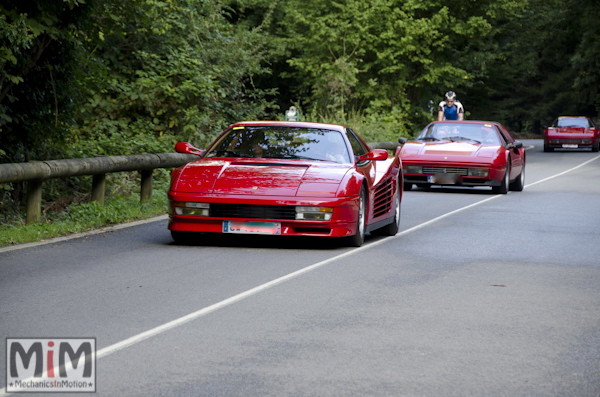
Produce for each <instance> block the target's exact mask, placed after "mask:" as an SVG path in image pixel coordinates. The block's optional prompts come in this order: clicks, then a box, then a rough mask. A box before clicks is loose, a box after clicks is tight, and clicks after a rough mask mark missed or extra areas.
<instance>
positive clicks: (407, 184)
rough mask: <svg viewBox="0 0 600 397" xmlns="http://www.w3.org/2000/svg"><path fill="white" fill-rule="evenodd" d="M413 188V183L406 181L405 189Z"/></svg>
mask: <svg viewBox="0 0 600 397" xmlns="http://www.w3.org/2000/svg"><path fill="white" fill-rule="evenodd" d="M412 188H413V184H412V183H408V182H406V183H404V190H405V191H409V190H412Z"/></svg>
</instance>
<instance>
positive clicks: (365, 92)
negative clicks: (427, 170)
mask: <svg viewBox="0 0 600 397" xmlns="http://www.w3.org/2000/svg"><path fill="white" fill-rule="evenodd" d="M524 6H525V0H503V1H478V2H459V3H453V4H449V3H448V2H444V1H440V0H406V1H397V0H370V1H358V0H342V1H331V0H328V1H323V0H307V1H299V0H286V1H282V2H279V5H278V7H279V9H280V10H281V13H282V15H284V17H283V19H282V20H281V21H280V23H279V24H278V25H274V26H273V29H272V30H271V34H272V35H274V36H277V37H279V38H280V40H279V41H277V43H278V45H280V43H281V42H284V43H285V44H286V46H287V48H288V49H289V56H287V57H286V58H285V62H287V64H288V65H289V67H290V69H289V70H288V72H287V73H286V74H284V75H282V77H284V78H288V77H289V76H295V82H296V85H295V91H296V93H297V94H296V95H297V97H300V98H304V103H303V107H305V108H309V109H311V108H312V109H313V110H315V111H314V112H313V113H319V112H330V113H334V114H335V113H342V114H345V113H347V112H349V111H358V112H361V113H362V114H364V115H365V117H369V118H371V119H373V120H377V119H381V120H385V121H387V122H389V123H393V124H396V125H398V126H399V128H400V132H404V133H407V132H411V131H414V130H415V128H419V127H420V126H421V125H422V124H423V123H424V122H426V121H427V120H428V119H429V118H430V117H431V116H430V114H429V113H428V112H427V110H426V107H425V105H426V104H427V103H428V100H430V99H433V100H436V102H437V100H439V99H441V95H442V94H443V92H444V91H446V90H449V89H453V90H457V91H459V90H460V89H461V88H466V87H471V86H473V85H475V84H477V83H478V82H479V81H481V80H483V79H486V78H487V77H488V75H489V70H488V67H489V64H490V63H491V62H492V61H493V60H495V59H496V57H497V56H498V55H496V54H495V52H494V51H493V50H494V49H495V42H494V41H495V39H496V37H497V35H498V33H499V30H498V29H497V28H496V24H497V23H498V22H499V21H503V20H506V19H508V18H511V17H513V16H515V15H518V13H519V12H521V10H522V9H523V7H524ZM286 55H288V54H286Z"/></svg>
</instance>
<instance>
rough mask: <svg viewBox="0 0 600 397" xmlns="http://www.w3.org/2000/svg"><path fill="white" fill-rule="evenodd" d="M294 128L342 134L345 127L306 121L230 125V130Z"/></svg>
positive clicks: (253, 122)
mask: <svg viewBox="0 0 600 397" xmlns="http://www.w3.org/2000/svg"><path fill="white" fill-rule="evenodd" d="M241 126H247V127H296V128H319V129H326V130H335V131H340V132H344V131H345V130H346V127H345V126H343V125H340V124H327V123H313V122H307V121H278V120H270V121H258V120H254V121H240V122H237V123H235V124H232V125H230V126H229V127H230V128H233V127H241Z"/></svg>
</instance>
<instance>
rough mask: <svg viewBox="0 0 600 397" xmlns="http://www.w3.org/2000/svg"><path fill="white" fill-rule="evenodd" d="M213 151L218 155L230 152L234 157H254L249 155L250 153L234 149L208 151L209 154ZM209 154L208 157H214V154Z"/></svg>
mask: <svg viewBox="0 0 600 397" xmlns="http://www.w3.org/2000/svg"><path fill="white" fill-rule="evenodd" d="M213 153H214V154H216V155H219V154H230V155H233V156H235V157H254V156H251V155H249V154H246V153H240V152H236V151H234V150H214V151H212V152H210V154H213ZM210 154H209V156H208V157H214V156H210Z"/></svg>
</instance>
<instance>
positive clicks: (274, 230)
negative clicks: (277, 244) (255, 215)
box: [223, 221, 281, 234]
mask: <svg viewBox="0 0 600 397" xmlns="http://www.w3.org/2000/svg"><path fill="white" fill-rule="evenodd" d="M223 233H237V234H281V223H279V222H253V221H250V222H236V221H223Z"/></svg>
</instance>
